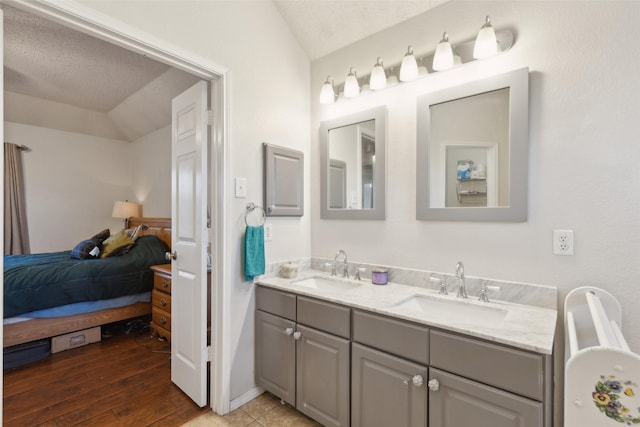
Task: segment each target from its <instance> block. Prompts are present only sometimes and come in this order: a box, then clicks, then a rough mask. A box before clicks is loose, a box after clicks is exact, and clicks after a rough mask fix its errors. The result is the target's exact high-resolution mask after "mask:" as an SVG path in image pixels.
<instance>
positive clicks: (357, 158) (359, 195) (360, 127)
mask: <svg viewBox="0 0 640 427" xmlns="http://www.w3.org/2000/svg"><path fill="white" fill-rule="evenodd" d="M375 126H376V122H375V120H368V121H366V122H361V123H354V124H352V125H348V126H343V127H339V128H335V129H329V168H330V170H331V172H330V174H329V200H330V206H329V207H330V208H332V209H344V208H346V209H373V185H374V182H373V162H374V161H375V154H376V151H375V150H376V147H375V142H376V137H375V132H376V128H375Z"/></svg>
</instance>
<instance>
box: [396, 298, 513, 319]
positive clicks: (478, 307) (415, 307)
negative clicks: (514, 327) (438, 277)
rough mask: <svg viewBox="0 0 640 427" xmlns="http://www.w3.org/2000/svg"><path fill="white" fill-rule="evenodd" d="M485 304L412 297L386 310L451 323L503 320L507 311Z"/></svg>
mask: <svg viewBox="0 0 640 427" xmlns="http://www.w3.org/2000/svg"><path fill="white" fill-rule="evenodd" d="M482 304H485V303H477V304H476V303H474V302H471V301H462V300H448V299H444V298H433V297H430V296H428V295H412V296H411V297H409V298H406V299H404V300H402V301H400V302H398V303H396V304H393V305H391V306H389V307H387V308H388V309H391V310H393V311H396V312H398V313H406V314H409V313H412V314H419V315H420V316H421V317H425V318H430V319H431V318H432V319H435V320H446V321H451V322H498V321H501V320H504V318H505V317H506V316H507V313H508V312H509V311H508V310H507V309H504V308H501V307H495V306H490V305H482Z"/></svg>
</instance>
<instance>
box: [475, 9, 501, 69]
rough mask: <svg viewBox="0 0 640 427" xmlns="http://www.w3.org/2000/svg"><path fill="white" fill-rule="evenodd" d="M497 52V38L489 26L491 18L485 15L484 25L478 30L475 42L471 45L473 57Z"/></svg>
mask: <svg viewBox="0 0 640 427" xmlns="http://www.w3.org/2000/svg"><path fill="white" fill-rule="evenodd" d="M496 53H498V40H497V39H496V32H495V31H494V29H493V27H492V26H491V20H490V19H489V16H487V18H486V20H485V23H484V25H483V26H482V28H480V31H478V36H477V37H476V42H475V44H474V46H473V57H474V58H475V59H482V58H488V57H490V56H493V55H495V54H496Z"/></svg>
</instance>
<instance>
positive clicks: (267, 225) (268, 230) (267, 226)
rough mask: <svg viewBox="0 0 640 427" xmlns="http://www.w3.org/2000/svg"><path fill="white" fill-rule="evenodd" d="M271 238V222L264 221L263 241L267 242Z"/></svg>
mask: <svg viewBox="0 0 640 427" xmlns="http://www.w3.org/2000/svg"><path fill="white" fill-rule="evenodd" d="M272 239H273V224H271V223H270V222H265V223H264V241H265V242H269V241H271V240H272Z"/></svg>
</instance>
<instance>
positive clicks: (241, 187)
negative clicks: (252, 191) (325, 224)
mask: <svg viewBox="0 0 640 427" xmlns="http://www.w3.org/2000/svg"><path fill="white" fill-rule="evenodd" d="M243 197H247V178H236V198H238V199H239V198H243Z"/></svg>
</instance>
